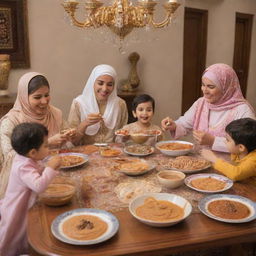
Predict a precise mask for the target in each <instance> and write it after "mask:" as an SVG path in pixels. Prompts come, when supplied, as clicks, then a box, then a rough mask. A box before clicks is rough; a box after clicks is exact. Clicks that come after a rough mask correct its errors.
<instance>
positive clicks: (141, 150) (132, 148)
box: [124, 144, 154, 156]
mask: <svg viewBox="0 0 256 256" xmlns="http://www.w3.org/2000/svg"><path fill="white" fill-rule="evenodd" d="M124 152H125V153H126V154H128V155H132V156H148V155H151V154H152V153H154V147H152V146H149V145H140V144H135V145H129V146H126V147H125V148H124Z"/></svg>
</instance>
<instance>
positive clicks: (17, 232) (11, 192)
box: [0, 155, 58, 256]
mask: <svg viewBox="0 0 256 256" xmlns="http://www.w3.org/2000/svg"><path fill="white" fill-rule="evenodd" d="M57 174H58V171H55V170H54V169H52V168H50V167H46V168H45V167H44V166H43V165H42V163H40V162H36V161H34V160H32V159H30V158H27V157H24V156H21V155H16V156H15V157H14V161H13V165H12V169H11V174H10V179H9V183H8V187H7V191H6V194H5V197H4V198H3V200H1V201H0V217H1V219H0V255H1V256H16V255H20V254H22V253H26V252H27V247H28V243H27V237H26V226H27V213H28V210H29V208H30V207H32V206H33V204H34V203H35V200H36V196H37V194H38V193H41V192H43V191H44V190H45V189H46V188H47V186H48V185H49V184H50V183H51V181H52V179H53V178H54V177H55V176H56V175H57Z"/></svg>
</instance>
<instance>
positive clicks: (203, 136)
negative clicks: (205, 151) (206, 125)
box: [193, 130, 215, 147]
mask: <svg viewBox="0 0 256 256" xmlns="http://www.w3.org/2000/svg"><path fill="white" fill-rule="evenodd" d="M193 137H194V140H195V142H196V143H197V144H199V145H207V146H210V147H211V146H212V145H213V142H214V139H215V137H214V136H213V135H211V134H209V133H207V132H203V131H198V130H194V131H193Z"/></svg>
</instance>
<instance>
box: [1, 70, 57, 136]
mask: <svg viewBox="0 0 256 256" xmlns="http://www.w3.org/2000/svg"><path fill="white" fill-rule="evenodd" d="M39 75H41V76H43V75H42V74H40V73H36V72H29V73H26V74H24V75H23V76H22V77H21V78H20V80H19V84H18V93H17V99H16V101H15V104H14V107H13V108H12V109H11V110H10V111H9V112H8V113H7V114H6V115H5V116H4V117H3V118H2V120H3V119H5V118H8V119H9V120H11V121H12V122H13V123H14V124H15V125H17V124H20V123H23V122H36V123H40V124H42V125H44V126H45V127H47V129H48V131H49V137H50V136H53V135H54V134H56V133H59V132H60V128H61V125H62V112H61V111H60V110H59V109H57V108H55V107H53V106H52V105H48V111H47V113H46V114H42V115H38V114H36V113H35V112H34V111H33V109H32V108H31V106H30V104H29V100H28V96H29V95H28V85H29V82H30V81H31V79H32V78H33V77H35V76H39ZM2 120H1V121H2Z"/></svg>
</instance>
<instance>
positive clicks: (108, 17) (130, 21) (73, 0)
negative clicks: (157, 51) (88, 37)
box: [62, 0, 180, 40]
mask: <svg viewBox="0 0 256 256" xmlns="http://www.w3.org/2000/svg"><path fill="white" fill-rule="evenodd" d="M156 4H157V1H155V0H138V1H137V4H136V5H134V4H133V3H132V2H131V1H129V0H114V1H113V4H112V5H108V6H104V4H103V3H102V2H100V1H98V0H86V1H85V6H84V8H85V13H86V19H85V20H84V21H79V20H78V19H77V18H76V17H75V14H76V10H77V9H78V5H79V2H78V1H77V0H65V1H64V2H63V3H62V5H63V7H64V9H65V11H66V13H67V14H68V16H69V18H70V20H71V23H72V24H73V25H75V26H77V27H80V28H89V27H92V28H99V27H102V26H106V27H108V28H109V29H111V30H112V31H113V32H114V33H115V34H116V35H117V36H119V38H120V39H121V40H123V39H124V38H125V36H126V35H128V34H129V33H130V32H131V31H132V30H133V29H134V28H143V27H145V26H152V27H154V28H162V27H165V26H168V25H169V23H170V22H171V19H172V17H173V15H174V13H175V11H176V10H177V8H178V7H179V6H180V4H179V3H178V2H177V0H167V1H166V2H165V3H164V4H163V7H164V9H165V11H166V17H165V18H164V20H163V21H162V22H155V21H154V17H153V16H154V12H155V6H156Z"/></svg>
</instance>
